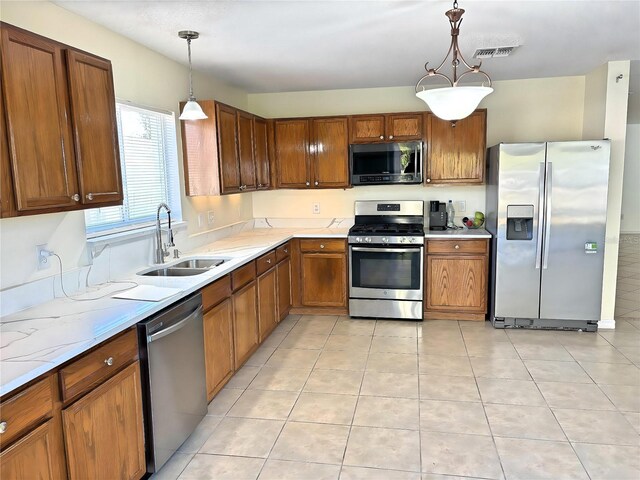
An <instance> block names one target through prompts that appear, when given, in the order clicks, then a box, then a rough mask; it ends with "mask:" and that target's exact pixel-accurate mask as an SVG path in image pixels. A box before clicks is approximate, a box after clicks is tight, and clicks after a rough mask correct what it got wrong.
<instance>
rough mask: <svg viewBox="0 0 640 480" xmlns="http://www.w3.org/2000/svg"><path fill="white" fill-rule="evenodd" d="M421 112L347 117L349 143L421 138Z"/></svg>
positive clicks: (400, 140)
mask: <svg viewBox="0 0 640 480" xmlns="http://www.w3.org/2000/svg"><path fill="white" fill-rule="evenodd" d="M423 115H424V114H423V113H421V112H416V113H388V114H377V115H354V116H352V117H349V121H350V130H351V138H350V143H379V142H402V141H408V140H422V133H423V128H422V118H423Z"/></svg>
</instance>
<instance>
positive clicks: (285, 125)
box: [275, 120, 311, 188]
mask: <svg viewBox="0 0 640 480" xmlns="http://www.w3.org/2000/svg"><path fill="white" fill-rule="evenodd" d="M275 137H276V148H275V151H276V163H277V165H278V168H277V170H278V187H280V188H307V187H309V186H310V182H311V174H310V173H311V172H310V162H309V121H308V120H276V122H275Z"/></svg>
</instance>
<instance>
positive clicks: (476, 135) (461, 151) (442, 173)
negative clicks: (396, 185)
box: [426, 110, 486, 184]
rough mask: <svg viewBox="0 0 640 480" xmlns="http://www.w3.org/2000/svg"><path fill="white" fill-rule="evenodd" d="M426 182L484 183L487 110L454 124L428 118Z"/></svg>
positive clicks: (435, 118)
mask: <svg viewBox="0 0 640 480" xmlns="http://www.w3.org/2000/svg"><path fill="white" fill-rule="evenodd" d="M427 144H428V157H427V174H426V178H427V180H426V181H427V183H432V184H433V183H465V184H472V183H483V182H484V159H485V147H486V110H480V111H476V112H474V113H472V114H471V115H470V116H468V117H467V118H464V119H462V120H459V121H458V122H456V126H455V127H454V126H452V125H451V122H448V121H445V120H441V119H439V118H437V117H436V116H435V115H432V114H428V115H427Z"/></svg>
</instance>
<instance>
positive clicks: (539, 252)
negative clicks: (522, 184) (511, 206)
mask: <svg viewBox="0 0 640 480" xmlns="http://www.w3.org/2000/svg"><path fill="white" fill-rule="evenodd" d="M538 189H539V190H538V237H537V238H536V269H539V268H540V263H541V262H542V235H543V234H544V162H540V185H538Z"/></svg>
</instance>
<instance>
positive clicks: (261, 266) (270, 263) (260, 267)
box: [256, 250, 276, 275]
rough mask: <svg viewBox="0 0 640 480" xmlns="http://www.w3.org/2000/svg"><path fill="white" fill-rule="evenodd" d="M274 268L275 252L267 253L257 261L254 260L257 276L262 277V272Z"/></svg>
mask: <svg viewBox="0 0 640 480" xmlns="http://www.w3.org/2000/svg"><path fill="white" fill-rule="evenodd" d="M275 266H276V251H275V250H271V251H270V252H269V253H265V254H264V255H262V256H261V257H259V258H258V259H256V270H257V271H258V275H262V274H263V273H264V272H266V271H267V270H269V269H270V268H273V267H275Z"/></svg>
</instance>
